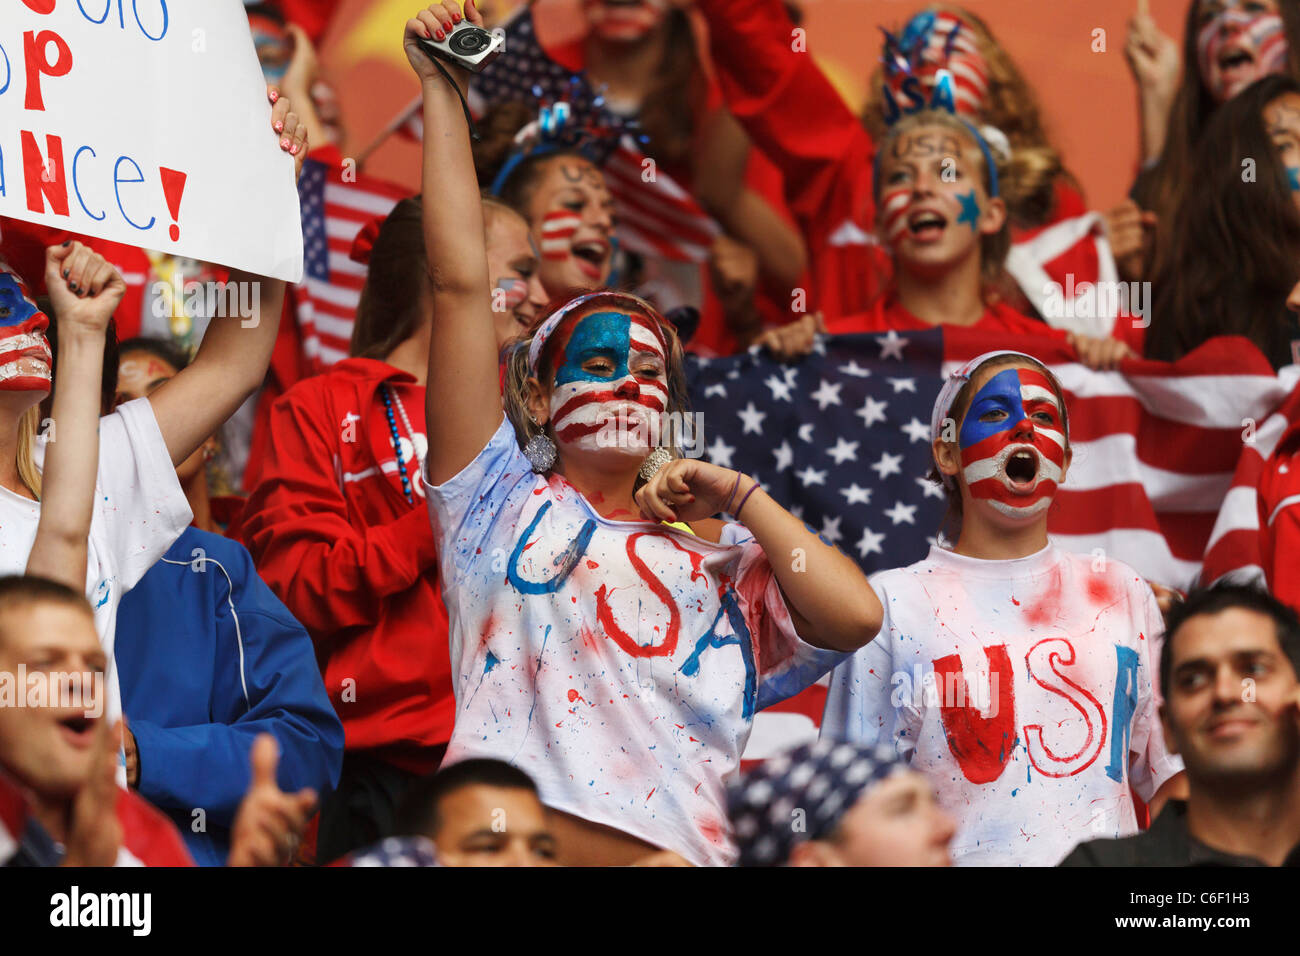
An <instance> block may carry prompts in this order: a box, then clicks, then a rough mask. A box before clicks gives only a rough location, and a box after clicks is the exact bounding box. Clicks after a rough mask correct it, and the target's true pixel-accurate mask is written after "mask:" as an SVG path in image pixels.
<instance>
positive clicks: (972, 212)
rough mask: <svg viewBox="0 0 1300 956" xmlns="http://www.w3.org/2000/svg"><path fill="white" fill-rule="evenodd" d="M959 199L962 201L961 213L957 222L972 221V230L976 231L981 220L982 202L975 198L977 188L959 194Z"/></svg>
mask: <svg viewBox="0 0 1300 956" xmlns="http://www.w3.org/2000/svg"><path fill="white" fill-rule="evenodd" d="M957 201H958V202H959V203H961V215H959V216H958V217H957V222H958V223H959V224H960V223H963V222H966V223H970V231H971V232H975V231H976V230H977V229H978V228H979V221H980V204H979V200H978V199H976V198H975V190H973V189H972V190H971V191H970V192H968V193H966V195H964V196H958V197H957Z"/></svg>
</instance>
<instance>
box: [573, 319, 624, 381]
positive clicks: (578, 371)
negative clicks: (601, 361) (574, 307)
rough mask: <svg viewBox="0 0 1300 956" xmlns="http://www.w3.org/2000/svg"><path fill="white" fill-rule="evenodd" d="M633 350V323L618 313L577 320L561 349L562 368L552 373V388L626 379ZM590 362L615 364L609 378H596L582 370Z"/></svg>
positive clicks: (604, 376) (599, 376) (593, 374)
mask: <svg viewBox="0 0 1300 956" xmlns="http://www.w3.org/2000/svg"><path fill="white" fill-rule="evenodd" d="M631 348H632V319H631V317H630V316H627V315H624V314H623V313H621V312H593V313H592V314H591V315H585V316H583V317H582V318H581V319H579V320H578V324H577V326H576V327H575V328H574V330H573V334H572V335H570V336H569V341H568V342H567V343H566V344H565V346H564V364H563V365H561V366H560V367H559V368H558V369H557V370H556V372H555V384H556V385H557V386H559V385H567V384H569V383H570V382H610V381H615V382H616V381H618V380H619V379H623V378H626V377H627V376H628V374H629V372H628V365H627V362H628V354H629V352H630V350H631ZM592 358H607V359H609V360H610V361H611V362H612V363H613V364H614V371H613V374H611V375H597V374H596V373H595V372H588V371H587V370H586V369H584V368H583V367H582V365H583V363H584V362H586V361H588V360H589V359H592Z"/></svg>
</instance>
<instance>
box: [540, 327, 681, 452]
mask: <svg viewBox="0 0 1300 956" xmlns="http://www.w3.org/2000/svg"><path fill="white" fill-rule="evenodd" d="M557 361H558V366H557V369H556V372H555V382H554V387H553V390H552V392H551V430H552V431H553V432H554V434H555V438H556V441H557V442H558V443H559V444H560V446H561V447H563V446H565V445H569V446H572V447H573V448H576V449H581V450H584V451H596V450H609V449H610V445H609V443H608V440H607V439H605V436H607V435H609V434H610V432H611V431H617V432H618V433H619V434H620V435H621V436H624V437H623V438H622V439H621V440H620V442H619V443H618V445H617V448H618V450H619V451H620V452H625V453H631V454H637V455H640V456H642V457H644V456H645V455H646V454H647V453H648V452H649V451H650V450H651V449H652V448H653V447H654V444H655V437H656V435H657V433H658V426H659V420H660V416H661V415H663V413H664V412H665V411H666V410H667V408H668V382H667V376H668V372H667V351H666V346H665V343H664V340H663V336H662V334H661V333H660V331H659V329H658V328H656V327H655V324H654V322H653V321H652V320H651V319H648V318H646V317H645V316H642V315H628V314H626V313H622V312H593V313H591V314H589V315H585V316H583V317H582V318H581V319H579V320H578V322H577V324H576V325H575V326H574V328H573V332H572V334H571V335H570V336H569V339H568V341H567V342H566V343H565V344H564V346H563V351H562V352H561V353H560V355H559V356H558V357H557Z"/></svg>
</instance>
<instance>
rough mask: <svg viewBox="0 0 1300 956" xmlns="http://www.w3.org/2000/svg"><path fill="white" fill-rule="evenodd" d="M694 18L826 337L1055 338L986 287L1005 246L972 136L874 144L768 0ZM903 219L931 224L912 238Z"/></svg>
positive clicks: (918, 134)
mask: <svg viewBox="0 0 1300 956" xmlns="http://www.w3.org/2000/svg"><path fill="white" fill-rule="evenodd" d="M699 9H700V10H701V11H702V12H703V13H704V14H705V15H706V17H707V18H708V21H709V27H710V40H711V45H710V49H711V51H712V54H713V59H714V62H715V64H716V65H717V67H718V78H719V82H720V84H721V87H722V90H723V92H724V94H725V97H726V102H727V106H728V108H729V109H730V110H731V111H732V112H733V113H734V114H735V115H736V117H737V118H738V119H739V120H740V121H741V122H742V124H743V125H744V126H745V129H746V131H747V132H748V133H749V135H750V136H751V137H752V138H753V140H754V142H755V144H756V145H758V146H759V148H761V149H762V150H763V152H764V153H765V154H766V155H767V156H768V157H770V158H771V159H772V160H773V161H774V162H776V163H777V164H778V165H779V166H780V167H781V171H782V173H783V175H784V177H785V188H786V198H787V201H788V203H789V206H790V209H791V210H792V212H793V213H794V215H795V219H796V222H798V224H799V226H800V229H801V230H802V231H803V235H804V238H805V241H806V242H807V244H808V248H809V253H810V256H809V258H810V262H811V268H812V278H813V281H812V283H811V285H810V287H809V290H808V292H809V306H810V309H820V310H821V311H822V312H823V314H824V316H825V326H826V329H827V330H828V331H830V332H832V333H835V332H862V331H885V330H887V329H891V328H899V329H904V328H929V327H933V326H935V325H940V324H953V325H963V326H978V327H979V328H981V329H989V330H997V331H1003V332H1005V331H1008V330H1010V331H1015V332H1017V333H1020V334H1026V335H1031V334H1037V335H1048V336H1051V335H1060V334H1062V333H1060V332H1059V331H1054V330H1053V329H1052V328H1051V327H1050V326H1048V325H1046V324H1045V323H1042V322H1038V321H1036V320H1034V319H1030V318H1029V317H1027V316H1024V315H1021V314H1019V313H1017V312H1016V311H1015V310H1014V309H1013V308H1011V307H1009V306H1008V305H1007V304H1006V303H1005V302H1003V301H1002V300H1001V297H1000V294H999V292H998V289H997V288H996V285H997V277H998V276H1000V275H1001V274H1002V269H1003V263H1004V259H1005V257H1006V255H1007V249H1008V248H1009V244H1010V240H1009V237H1008V232H1007V230H1008V229H1009V226H1008V223H1007V210H1006V204H1005V201H1004V200H1003V199H1002V197H1001V189H1000V183H1001V180H1002V178H1003V177H1002V172H1003V171H1002V170H1000V169H997V163H998V159H997V157H996V156H995V154H994V153H993V151H992V150H991V149H989V148H988V144H987V143H985V144H983V146H981V143H980V139H981V138H980V134H978V133H977V132H975V130H974V128H973V127H972V126H970V125H968V123H967V122H965V121H964V120H962V119H960V118H958V117H957V116H954V115H953V114H951V113H948V112H947V111H945V110H919V111H917V112H915V113H914V114H912V115H908V116H906V117H904V118H903V119H901V120H900V121H899V122H898V123H897V124H895V126H894V127H893V128H891V129H890V131H889V132H888V133H887V134H886V137H885V139H883V140H881V141H879V142H877V141H875V140H873V138H872V136H871V135H870V133H869V132H868V131H867V130H866V129H864V128H863V125H862V124H861V123H860V122H859V120H858V119H857V117H855V116H854V115H853V114H852V113H851V112H850V111H849V109H848V108H847V107H846V106H845V104H844V102H843V100H841V99H840V97H839V95H838V94H837V93H836V92H835V90H834V88H833V87H832V86H831V85H830V83H829V82H828V81H827V79H826V77H825V76H824V75H823V74H822V73H821V71H820V69H819V68H818V67H817V65H816V63H815V62H814V59H813V58H812V57H810V56H808V55H807V54H805V53H800V52H795V51H793V50H791V48H790V41H789V37H790V30H791V29H792V26H790V25H789V20H788V17H787V16H786V14H785V11H784V10H783V9H781V4H780V3H779V2H777V0H764V2H760V3H755V2H753V0H703V2H702V3H701V4H700V7H699ZM954 105H956V104H954ZM890 177H893V181H892V182H891V181H890ZM995 182H997V183H998V184H999V186H998V187H996V188H995V185H994V183H995ZM887 202H888V203H889V204H890V205H889V208H888V209H886V208H885V206H886V203H887ZM913 213H918V214H919V213H926V214H929V215H930V216H932V217H933V216H938V217H939V218H938V219H935V218H930V219H929V220H928V223H929V224H928V225H922V226H921V228H914V227H917V226H918V225H920V224H919V223H917V222H914V221H913V220H912V214H913ZM904 273H907V275H908V276H909V277H910V278H905V277H904ZM802 321H803V323H804V324H805V325H806V326H811V325H812V324H813V323H814V320H813V319H812V318H808V319H804V320H802ZM810 341H811V336H808V337H806V339H805V342H808V343H809V344H810ZM1078 344H1079V346H1080V347H1079V351H1080V357H1081V359H1083V360H1085V361H1087V362H1088V363H1089V364H1092V365H1096V366H1098V367H1107V366H1110V365H1113V364H1114V363H1115V362H1117V361H1118V360H1119V358H1120V357H1121V356H1122V355H1123V354H1127V353H1126V351H1125V350H1123V349H1122V348H1121V347H1120V346H1118V345H1109V344H1107V346H1106V347H1105V348H1104V349H1098V350H1096V352H1095V353H1094V352H1093V351H1090V350H1086V349H1085V348H1084V347H1082V346H1083V345H1085V344H1086V340H1085V339H1083V338H1082V337H1080V338H1079V339H1078Z"/></svg>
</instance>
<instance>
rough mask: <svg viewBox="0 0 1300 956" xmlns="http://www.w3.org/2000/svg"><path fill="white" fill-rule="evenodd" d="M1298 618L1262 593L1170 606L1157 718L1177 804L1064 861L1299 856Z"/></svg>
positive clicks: (1241, 862) (1262, 862) (1228, 590)
mask: <svg viewBox="0 0 1300 956" xmlns="http://www.w3.org/2000/svg"><path fill="white" fill-rule="evenodd" d="M1297 675H1300V620H1297V617H1296V613H1295V611H1293V610H1291V609H1290V608H1288V607H1287V606H1286V605H1284V604H1282V603H1281V602H1280V601H1278V600H1277V599H1275V598H1273V597H1271V596H1270V595H1268V594H1267V593H1265V592H1264V591H1261V590H1258V589H1256V588H1253V587H1247V586H1243V585H1220V586H1217V587H1213V588H1207V589H1204V590H1199V591H1194V592H1193V593H1192V594H1190V595H1189V596H1188V598H1187V600H1186V601H1185V602H1184V603H1182V604H1179V605H1177V606H1176V607H1175V608H1174V609H1173V611H1171V613H1170V614H1169V618H1168V621H1167V625H1166V630H1165V639H1164V647H1163V649H1162V652H1161V657H1160V686H1161V688H1162V690H1163V692H1164V702H1163V703H1162V704H1161V707H1160V718H1161V722H1162V724H1163V725H1164V730H1165V739H1166V742H1167V743H1168V745H1169V749H1170V751H1171V752H1174V753H1178V754H1180V755H1181V756H1182V758H1183V763H1184V764H1185V765H1186V768H1187V783H1188V798H1187V800H1186V802H1183V801H1175V800H1171V801H1170V802H1169V805H1168V806H1167V807H1166V808H1165V809H1164V811H1163V812H1162V813H1161V814H1160V815H1159V816H1158V817H1156V819H1155V820H1154V822H1153V823H1152V824H1151V828H1150V829H1149V830H1147V831H1146V832H1145V833H1140V834H1138V835H1137V836H1132V837H1127V838H1125V839H1122V840H1093V841H1090V842H1088V843H1084V844H1081V845H1080V846H1078V847H1076V848H1075V850H1074V852H1073V853H1071V854H1070V855H1069V856H1068V857H1066V858H1065V860H1064V861H1063V862H1062V863H1061V865H1062V866H1300V677H1298V676H1297Z"/></svg>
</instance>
